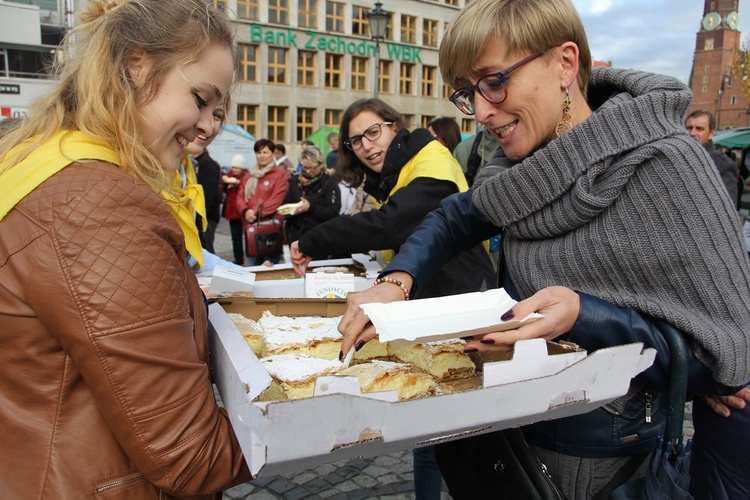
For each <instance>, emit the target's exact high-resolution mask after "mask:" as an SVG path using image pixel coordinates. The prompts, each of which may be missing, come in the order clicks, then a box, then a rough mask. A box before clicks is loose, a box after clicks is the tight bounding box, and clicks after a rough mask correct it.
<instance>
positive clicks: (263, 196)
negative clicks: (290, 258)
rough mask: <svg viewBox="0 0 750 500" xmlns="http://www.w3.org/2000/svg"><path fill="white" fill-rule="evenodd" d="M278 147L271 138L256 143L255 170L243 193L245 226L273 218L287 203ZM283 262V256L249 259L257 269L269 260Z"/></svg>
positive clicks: (285, 173) (286, 174) (286, 188)
mask: <svg viewBox="0 0 750 500" xmlns="http://www.w3.org/2000/svg"><path fill="white" fill-rule="evenodd" d="M275 149H276V145H275V144H274V143H273V141H270V140H268V139H259V140H257V141H256V142H255V145H254V146H253V150H254V151H255V159H256V160H257V165H256V167H255V168H254V169H253V170H252V172H250V177H249V179H248V180H247V184H246V185H245V189H244V194H245V200H247V203H246V205H245V206H244V207H243V208H242V211H241V212H242V218H243V220H244V222H245V224H246V225H247V224H253V223H254V222H256V221H257V220H258V218H260V219H267V218H269V217H272V216H273V215H274V214H275V213H276V210H278V209H279V207H280V206H281V204H282V203H283V202H284V197H285V196H286V193H287V191H288V190H289V174H288V173H287V172H286V170H284V169H283V168H281V167H277V166H276V161H275V158H274V156H273V152H274V150H275ZM280 260H281V254H278V255H272V256H266V257H259V256H257V255H251V256H250V265H251V266H258V265H261V264H263V263H264V262H265V261H268V262H270V263H272V264H277V263H278V262H279V261H280Z"/></svg>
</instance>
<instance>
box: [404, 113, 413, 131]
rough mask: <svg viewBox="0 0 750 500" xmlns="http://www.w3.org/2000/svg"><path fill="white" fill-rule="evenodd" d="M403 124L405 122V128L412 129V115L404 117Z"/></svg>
mask: <svg viewBox="0 0 750 500" xmlns="http://www.w3.org/2000/svg"><path fill="white" fill-rule="evenodd" d="M404 122H406V128H408V129H412V128H414V115H404Z"/></svg>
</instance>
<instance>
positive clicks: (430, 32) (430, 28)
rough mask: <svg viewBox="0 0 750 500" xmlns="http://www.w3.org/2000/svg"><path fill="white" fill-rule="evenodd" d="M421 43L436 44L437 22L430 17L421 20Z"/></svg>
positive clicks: (434, 45) (429, 45) (432, 45)
mask: <svg viewBox="0 0 750 500" xmlns="http://www.w3.org/2000/svg"><path fill="white" fill-rule="evenodd" d="M422 45H424V46H425V47H437V46H438V22H437V21H433V20H432V19H425V20H423V21H422Z"/></svg>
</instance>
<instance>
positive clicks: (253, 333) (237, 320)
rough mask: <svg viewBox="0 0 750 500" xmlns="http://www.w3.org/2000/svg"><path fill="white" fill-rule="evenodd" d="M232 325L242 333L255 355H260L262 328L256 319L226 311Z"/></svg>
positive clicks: (261, 351) (261, 352)
mask: <svg viewBox="0 0 750 500" xmlns="http://www.w3.org/2000/svg"><path fill="white" fill-rule="evenodd" d="M227 316H229V319H231V320H232V323H234V326H236V327H237V329H238V330H239V331H240V333H241V334H242V337H243V338H244V339H245V342H247V345H249V346H250V349H252V350H253V352H254V353H255V355H256V356H258V357H261V355H262V354H263V329H262V328H261V327H260V325H259V324H258V322H257V321H253V320H252V319H250V318H247V317H245V316H243V315H242V314H239V313H227Z"/></svg>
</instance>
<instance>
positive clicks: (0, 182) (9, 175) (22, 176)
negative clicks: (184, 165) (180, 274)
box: [0, 130, 205, 265]
mask: <svg viewBox="0 0 750 500" xmlns="http://www.w3.org/2000/svg"><path fill="white" fill-rule="evenodd" d="M25 148H26V145H25V144H20V145H18V146H15V147H14V148H13V149H11V150H10V151H9V152H8V154H7V155H5V159H4V160H3V162H2V163H1V164H0V221H1V220H3V219H4V218H5V216H6V215H8V213H9V212H10V211H11V210H12V209H13V207H15V206H16V205H17V204H18V202H19V201H21V200H22V199H23V198H25V197H26V196H27V195H28V194H29V193H31V192H32V191H33V190H34V189H36V188H37V187H39V185H40V184H42V183H43V182H44V181H46V180H47V179H49V178H50V177H52V176H53V175H55V174H56V173H57V172H59V171H60V170H62V169H63V168H65V167H67V166H68V165H70V164H71V163H74V162H77V161H80V160H99V161H105V162H107V163H112V164H114V165H118V166H120V165H121V163H122V162H121V161H120V155H119V154H118V153H117V152H116V151H115V150H113V149H112V147H111V146H110V145H108V144H107V143H105V142H103V141H100V140H98V139H96V138H94V137H91V136H89V135H87V134H84V133H83V132H80V131H69V130H63V131H60V132H57V133H56V134H54V135H53V136H52V137H50V138H49V139H48V140H47V141H45V142H44V143H42V144H40V145H39V146H37V147H36V148H35V149H34V150H33V151H32V152H31V153H29V155H28V156H27V157H26V158H25V159H23V160H22V161H21V162H19V163H18V164H17V165H15V166H14V167H13V168H10V166H11V165H13V163H14V160H15V159H16V158H17V157H18V155H19V154H20V153H21V151H23V150H24V149H25ZM178 175H179V174H178ZM193 175H195V173H194V172H193ZM201 194H202V190H201ZM161 195H162V198H163V199H164V202H165V203H166V204H167V206H168V207H169V210H170V211H171V212H172V214H173V215H174V217H175V219H177V222H178V223H179V224H180V228H182V231H183V233H185V246H186V247H187V250H188V252H190V254H191V255H192V256H193V257H195V259H196V260H198V261H199V262H200V263H201V265H203V262H202V260H203V259H202V256H203V251H202V250H201V245H200V240H199V239H198V228H197V227H195V220H194V218H193V212H192V210H188V209H187V208H185V207H183V205H182V203H186V202H187V201H190V199H189V198H187V196H185V197H184V199H182V197H181V199H179V200H178V199H177V198H176V197H175V196H173V195H169V194H168V193H165V192H162V193H161ZM204 205H205V202H204ZM186 212H189V216H190V217H189V218H186V217H185V213H186ZM204 212H205V209H204ZM196 243H197V246H196Z"/></svg>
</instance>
